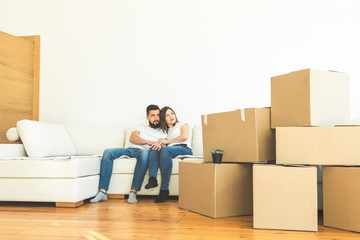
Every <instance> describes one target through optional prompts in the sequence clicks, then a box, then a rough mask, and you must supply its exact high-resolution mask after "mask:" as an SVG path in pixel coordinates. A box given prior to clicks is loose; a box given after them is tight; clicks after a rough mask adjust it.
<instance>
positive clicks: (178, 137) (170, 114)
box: [145, 106, 192, 203]
mask: <svg viewBox="0 0 360 240" xmlns="http://www.w3.org/2000/svg"><path fill="white" fill-rule="evenodd" d="M160 126H161V129H162V130H163V131H164V133H167V139H160V140H159V142H160V144H161V145H162V148H161V150H160V151H155V150H150V151H149V162H148V164H149V176H150V178H149V183H148V184H147V185H146V186H145V188H146V189H149V188H152V187H156V186H158V184H157V180H156V177H157V172H158V168H159V166H160V171H161V187H160V194H159V196H158V197H157V198H156V199H155V202H156V203H162V202H165V201H166V199H167V197H168V195H169V182H170V177H171V172H172V159H173V158H175V157H177V156H179V155H192V150H191V139H190V126H189V125H188V124H187V123H185V122H179V120H178V119H177V117H176V114H175V111H174V110H173V109H172V108H171V107H168V106H166V107H163V108H162V109H161V110H160Z"/></svg>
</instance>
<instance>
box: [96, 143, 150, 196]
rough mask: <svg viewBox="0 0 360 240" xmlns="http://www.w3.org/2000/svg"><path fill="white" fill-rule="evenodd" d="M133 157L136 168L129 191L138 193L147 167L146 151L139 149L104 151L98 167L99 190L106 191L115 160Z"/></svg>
mask: <svg viewBox="0 0 360 240" xmlns="http://www.w3.org/2000/svg"><path fill="white" fill-rule="evenodd" d="M124 155H125V156H128V157H131V158H132V157H135V158H136V166H135V171H134V177H133V181H132V185H131V189H135V190H137V191H140V188H141V185H142V182H143V181H144V176H145V174H146V170H147V165H148V156H149V154H148V150H145V149H141V148H110V149H106V150H105V151H104V154H103V157H102V160H101V166H100V182H99V188H100V189H104V190H106V191H107V190H108V189H109V184H110V178H111V174H112V171H113V164H114V160H115V159H116V158H119V157H121V156H124Z"/></svg>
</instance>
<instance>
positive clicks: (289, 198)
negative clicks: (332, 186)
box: [253, 164, 318, 231]
mask: <svg viewBox="0 0 360 240" xmlns="http://www.w3.org/2000/svg"><path fill="white" fill-rule="evenodd" d="M253 170H254V171H253V185H254V190H253V191H254V228H262V229H283V230H297V231H317V229H318V216H317V213H318V209H317V176H316V173H317V169H316V167H315V166H308V167H290V166H279V165H270V164H255V165H254V167H253Z"/></svg>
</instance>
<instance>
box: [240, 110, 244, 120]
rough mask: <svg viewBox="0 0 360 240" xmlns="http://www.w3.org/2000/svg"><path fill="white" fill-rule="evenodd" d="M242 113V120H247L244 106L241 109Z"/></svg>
mask: <svg viewBox="0 0 360 240" xmlns="http://www.w3.org/2000/svg"><path fill="white" fill-rule="evenodd" d="M240 114H241V121H243V122H245V109H244V108H242V109H240Z"/></svg>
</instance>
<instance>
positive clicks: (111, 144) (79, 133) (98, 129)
mask: <svg viewBox="0 0 360 240" xmlns="http://www.w3.org/2000/svg"><path fill="white" fill-rule="evenodd" d="M64 126H65V128H66V130H67V132H68V134H69V136H70V138H71V139H72V141H73V143H74V145H75V148H76V154H77V155H95V154H102V153H103V152H104V150H105V149H106V148H123V147H124V141H125V128H124V125H123V124H121V123H114V124H83V123H65V124H64Z"/></svg>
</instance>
